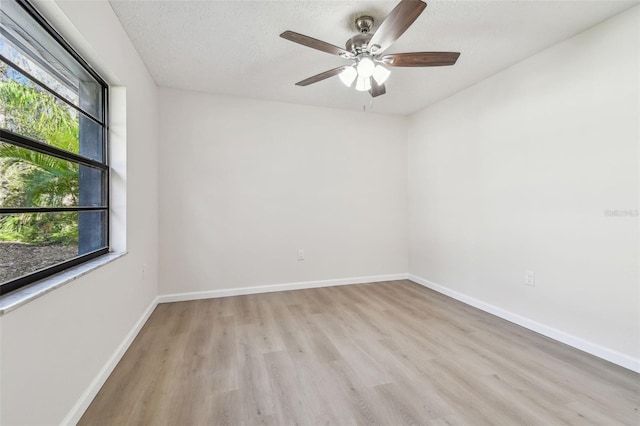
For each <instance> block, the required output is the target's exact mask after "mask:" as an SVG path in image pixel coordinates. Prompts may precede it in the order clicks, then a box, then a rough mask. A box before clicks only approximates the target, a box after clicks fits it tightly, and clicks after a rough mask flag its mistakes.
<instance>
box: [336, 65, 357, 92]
mask: <svg viewBox="0 0 640 426" xmlns="http://www.w3.org/2000/svg"><path fill="white" fill-rule="evenodd" d="M357 76H358V71H356V69H355V68H354V67H352V66H351V67H348V68H345V69H344V71H342V72H341V73H340V74H338V77H340V80H341V81H342V82H343V83H344V85H345V86H347V87H351V85H352V84H353V82H354V80H355V79H356V77H357Z"/></svg>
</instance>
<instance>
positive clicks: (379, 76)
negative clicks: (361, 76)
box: [373, 65, 391, 84]
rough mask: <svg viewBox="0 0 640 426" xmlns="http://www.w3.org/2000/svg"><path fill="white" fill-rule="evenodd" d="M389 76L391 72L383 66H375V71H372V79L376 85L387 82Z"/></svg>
mask: <svg viewBox="0 0 640 426" xmlns="http://www.w3.org/2000/svg"><path fill="white" fill-rule="evenodd" d="M389 74H391V71H389V70H388V69H386V68H385V67H383V66H380V65H376V69H375V70H374V71H373V78H374V79H375V80H376V83H378V84H383V83H384V82H385V81H387V78H389Z"/></svg>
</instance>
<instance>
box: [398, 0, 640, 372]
mask: <svg viewBox="0 0 640 426" xmlns="http://www.w3.org/2000/svg"><path fill="white" fill-rule="evenodd" d="M639 22H640V6H638V7H635V8H634V9H631V10H630V11H627V12H625V13H623V14H621V15H619V16H617V17H614V18H613V19H611V20H609V21H606V22H604V23H602V24H601V25H598V26H596V27H594V28H592V29H590V30H588V31H586V32H584V33H581V34H579V35H577V36H575V37H573V38H572V39H569V40H567V41H565V42H563V43H561V44H559V45H556V46H554V47H552V48H550V49H548V50H546V51H544V52H542V53H540V54H538V55H536V56H534V57H531V58H529V59H526V60H525V61H523V62H521V63H519V64H517V65H515V66H513V67H511V68H509V69H507V70H505V71H503V72H501V73H499V74H497V75H495V76H493V77H491V78H489V79H487V80H485V81H483V82H481V83H480V84H477V85H475V86H473V87H471V88H469V89H467V90H464V91H462V92H460V93H458V94H457V95H455V96H453V97H451V98H449V99H447V100H444V101H442V102H440V103H438V104H436V105H434V106H432V107H430V108H428V109H426V110H425V111H423V112H421V113H419V114H416V115H415V116H413V117H411V121H410V124H409V132H408V141H409V146H408V151H409V217H410V219H409V222H410V224H409V227H410V228H409V229H410V231H409V235H410V238H409V241H410V249H409V250H410V260H409V271H410V273H411V274H414V275H416V276H418V277H422V278H423V279H425V280H429V281H431V282H433V283H436V284H439V285H441V286H444V287H445V288H446V289H449V290H452V291H455V292H458V293H460V294H462V295H465V296H468V297H471V298H475V299H477V300H479V301H481V302H484V303H487V304H490V305H493V306H494V307H497V308H499V309H502V310H505V311H509V312H511V313H514V314H516V315H520V316H522V317H525V318H528V319H530V320H532V321H535V322H538V323H540V324H542V325H544V326H546V327H549V328H551V329H557V330H560V331H561V332H562V333H567V334H569V335H572V336H574V337H576V338H578V339H583V340H584V341H586V342H590V343H593V344H594V345H595V346H602V347H604V348H605V350H611V351H613V352H614V353H613V355H614V358H615V355H616V354H618V355H621V358H624V357H625V356H626V357H628V359H630V360H632V359H633V358H635V359H636V360H637V359H638V358H640V295H639V287H640V286H639V281H638V273H639V271H638V259H639V258H638V255H639V252H638V231H639V226H638V217H624V218H623V217H607V216H605V210H607V209H625V210H627V209H629V210H633V209H638V193H639V184H638V177H639V174H638V173H639V165H638V164H639V163H638V143H639V140H640V134H639V128H638V127H639V118H640V110H639V106H638V103H639V95H640V92H639V81H638V80H639V78H640V69H639V60H640V57H639V52H640V46H639V38H640V33H639V24H638V23H639ZM636 211H637V210H636ZM527 269H529V270H533V271H534V272H535V273H536V286H535V287H527V286H525V285H524V271H525V270H527Z"/></svg>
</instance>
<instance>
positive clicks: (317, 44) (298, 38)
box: [280, 31, 354, 58]
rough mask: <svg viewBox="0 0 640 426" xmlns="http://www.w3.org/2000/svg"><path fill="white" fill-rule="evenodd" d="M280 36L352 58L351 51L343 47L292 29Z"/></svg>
mask: <svg viewBox="0 0 640 426" xmlns="http://www.w3.org/2000/svg"><path fill="white" fill-rule="evenodd" d="M280 37H282V38H284V39H287V40H289V41H292V42H294V43H298V44H301V45H303V46H307V47H310V48H312V49H316V50H321V51H323V52H327V53H331V54H332V55H338V56H342V57H343V58H353V57H354V56H353V54H352V53H351V52H347V51H346V50H344V49H341V48H339V47H338V46H334V45H333V44H329V43H325V42H324V41H320V40H317V39H315V38H313V37H309V36H306V35H303V34H298V33H294V32H293V31H285V32H283V33H282V34H280Z"/></svg>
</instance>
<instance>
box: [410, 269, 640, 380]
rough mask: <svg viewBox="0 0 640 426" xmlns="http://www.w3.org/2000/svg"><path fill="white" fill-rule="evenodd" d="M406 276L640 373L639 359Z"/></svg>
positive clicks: (438, 285) (461, 300) (422, 279)
mask: <svg viewBox="0 0 640 426" xmlns="http://www.w3.org/2000/svg"><path fill="white" fill-rule="evenodd" d="M407 275H408V279H409V280H411V281H413V282H415V283H417V284H420V285H422V286H424V287H427V288H430V289H431V290H435V291H437V292H438V293H442V294H444V295H445V296H449V297H452V298H454V299H456V300H459V301H460V302H463V303H466V304H467V305H471V306H473V307H475V308H478V309H480V310H483V311H485V312H488V313H490V314H493V315H495V316H497V317H500V318H502V319H505V320H507V321H509V322H512V323H514V324H518V325H520V326H522V327H525V328H528V329H529V330H532V331H535V332H536V333H540V334H542V335H543V336H547V337H549V338H551V339H554V340H557V341H559V342H562V343H565V344H567V345H569V346H572V347H574V348H576V349H580V350H581V351H584V352H587V353H589V354H591V355H595V356H597V357H598V358H602V359H605V360H607V361H609V362H612V363H614V364H617V365H620V366H622V367H624V368H628V369H629V370H632V371H635V372H638V373H640V359H637V358H633V357H631V356H629V355H625V354H623V353H620V352H617V351H614V350H612V349H609V348H606V347H604V346H600V345H598V344H596V343H593V342H589V341H588V340H584V339H582V338H580V337H577V336H574V335H572V334H569V333H565V332H564V331H561V330H558V329H556V328H553V327H549V326H547V325H544V324H541V323H539V322H537V321H533V320H531V319H529V318H526V317H523V316H521V315H518V314H514V313H513V312H509V311H506V310H504V309H502V308H498V307H497V306H494V305H491V304H489V303H485V302H483V301H481V300H478V299H475V298H473V297H471V296H467V295H466V294H463V293H460V292H458V291H455V290H451V289H450V288H448V287H445V286H442V285H440V284H436V283H433V282H431V281H429V280H425V279H424V278H421V277H418V276H415V275H413V274H407Z"/></svg>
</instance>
